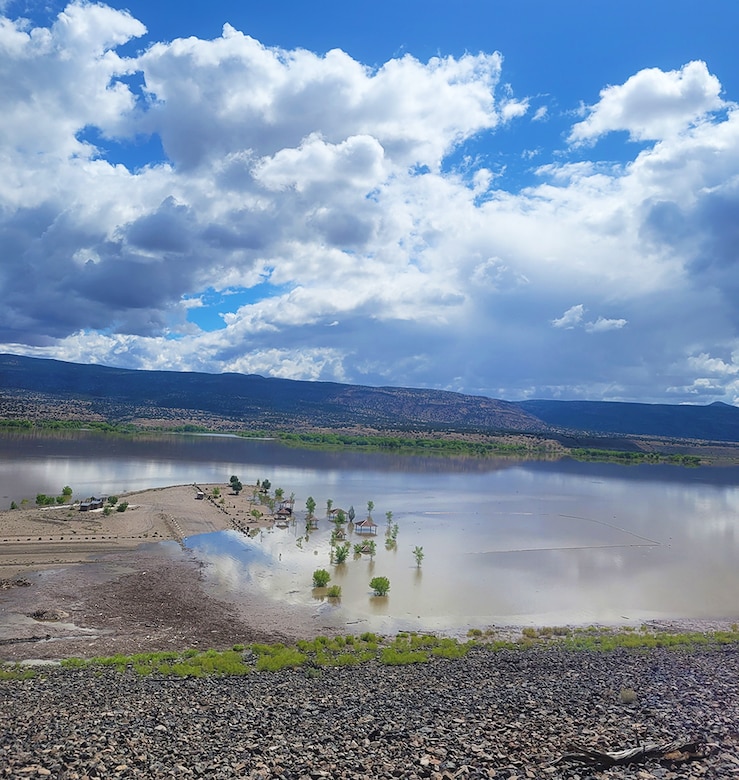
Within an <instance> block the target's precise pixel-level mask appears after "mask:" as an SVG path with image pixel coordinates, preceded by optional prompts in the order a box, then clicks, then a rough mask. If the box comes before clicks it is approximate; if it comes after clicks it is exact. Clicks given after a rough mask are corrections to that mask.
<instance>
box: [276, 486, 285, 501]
mask: <svg viewBox="0 0 739 780" xmlns="http://www.w3.org/2000/svg"><path fill="white" fill-rule="evenodd" d="M284 495H285V491H284V490H283V489H282V488H276V489H275V498H276V499H277V500H278V501H282V497H283V496H284Z"/></svg>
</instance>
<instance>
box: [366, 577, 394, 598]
mask: <svg viewBox="0 0 739 780" xmlns="http://www.w3.org/2000/svg"><path fill="white" fill-rule="evenodd" d="M369 586H370V588H372V590H373V591H374V593H375V596H386V595H387V592H388V591H389V590H390V580H389V579H388V578H387V577H373V578H372V579H371V580H370V584H369Z"/></svg>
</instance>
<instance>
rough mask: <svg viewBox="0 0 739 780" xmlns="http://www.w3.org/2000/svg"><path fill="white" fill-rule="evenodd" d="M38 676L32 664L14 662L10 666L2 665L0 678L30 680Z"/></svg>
mask: <svg viewBox="0 0 739 780" xmlns="http://www.w3.org/2000/svg"><path fill="white" fill-rule="evenodd" d="M35 676H36V671H35V670H34V669H32V668H31V667H30V666H21V665H20V664H13V665H12V666H8V667H0V680H30V679H31V678H32V677H35Z"/></svg>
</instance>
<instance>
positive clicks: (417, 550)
mask: <svg viewBox="0 0 739 780" xmlns="http://www.w3.org/2000/svg"><path fill="white" fill-rule="evenodd" d="M413 555H414V557H415V559H416V566H419V567H420V565H421V561H422V560H423V547H414V548H413Z"/></svg>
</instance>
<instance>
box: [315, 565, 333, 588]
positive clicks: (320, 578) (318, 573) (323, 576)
mask: <svg viewBox="0 0 739 780" xmlns="http://www.w3.org/2000/svg"><path fill="white" fill-rule="evenodd" d="M330 579H331V575H330V574H329V573H328V572H327V571H326V569H316V570H315V571H314V572H313V587H314V588H325V587H326V585H328V583H329V580H330Z"/></svg>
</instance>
